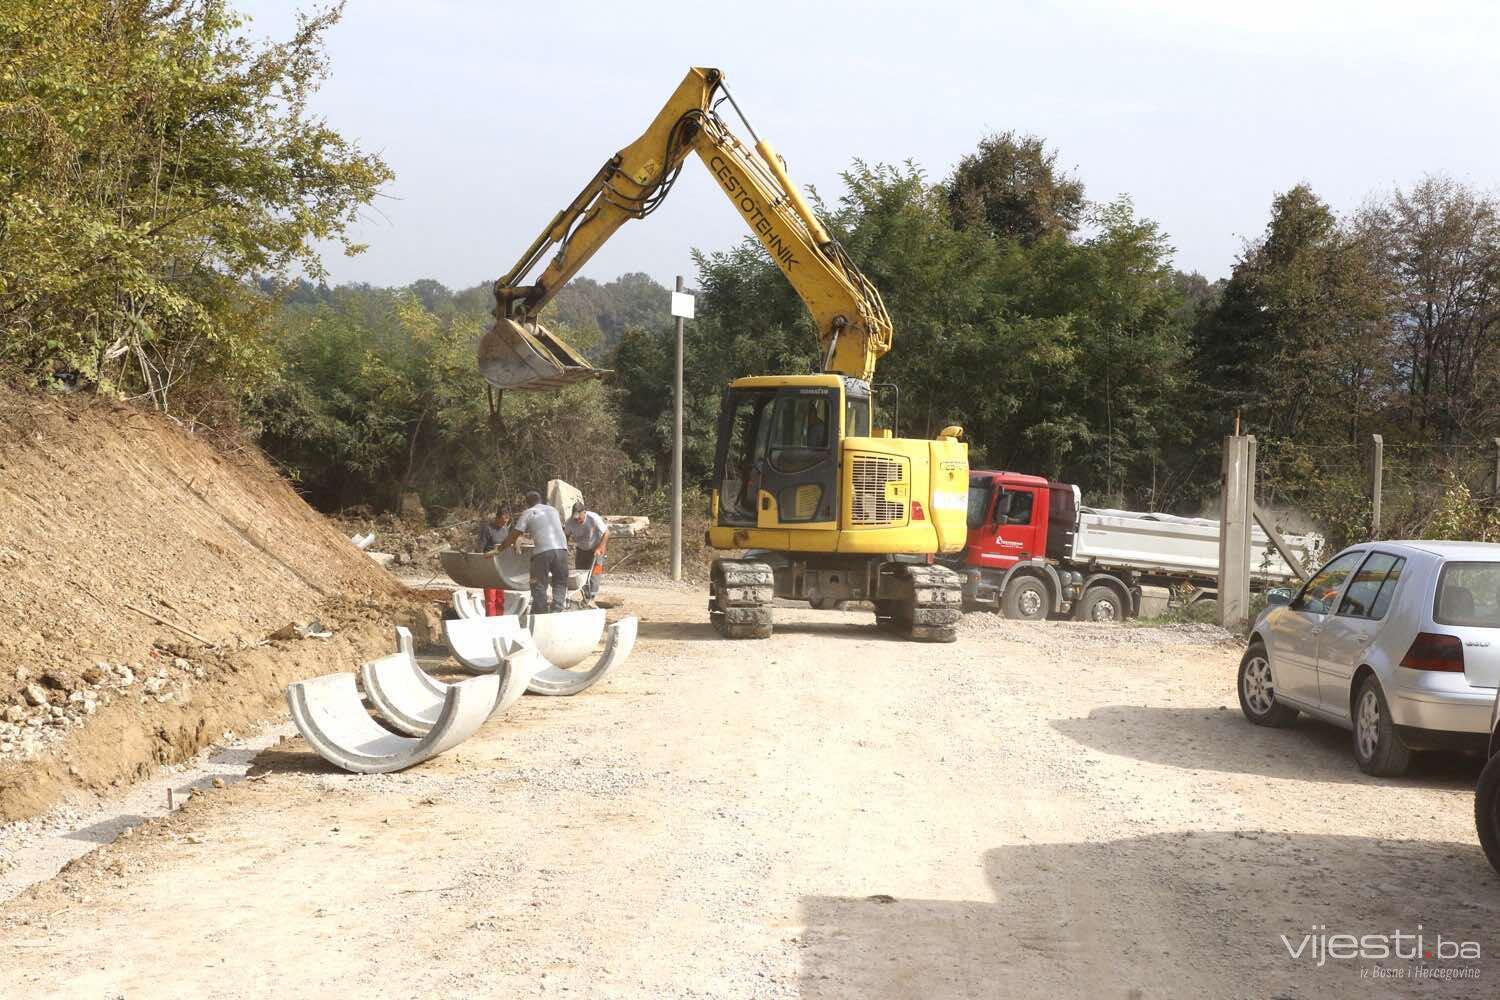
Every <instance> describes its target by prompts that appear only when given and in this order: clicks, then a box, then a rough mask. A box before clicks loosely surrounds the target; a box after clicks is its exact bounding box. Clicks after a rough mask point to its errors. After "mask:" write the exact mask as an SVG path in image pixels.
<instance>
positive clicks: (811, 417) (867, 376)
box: [479, 68, 969, 642]
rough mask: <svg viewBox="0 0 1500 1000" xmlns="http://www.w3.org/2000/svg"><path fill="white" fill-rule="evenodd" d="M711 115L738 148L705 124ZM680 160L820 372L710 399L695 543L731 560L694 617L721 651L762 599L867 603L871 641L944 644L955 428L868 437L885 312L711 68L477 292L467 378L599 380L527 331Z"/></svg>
mask: <svg viewBox="0 0 1500 1000" xmlns="http://www.w3.org/2000/svg"><path fill="white" fill-rule="evenodd" d="M725 101H727V102H728V103H729V105H730V107H731V108H733V109H734V112H735V113H736V115H738V117H739V118H740V120H741V121H742V122H744V124H745V128H746V130H747V131H748V132H749V133H750V135H751V138H752V139H754V140H755V145H754V147H753V148H751V147H747V146H746V145H745V144H744V143H743V142H742V141H741V140H740V139H738V138H737V137H736V136H735V135H734V134H733V133H732V132H731V131H730V130H729V128H728V127H727V126H726V125H725V123H724V121H723V119H722V118H720V116H719V114H718V110H717V109H718V108H719V106H720V105H722V104H723V103H724V102H725ZM690 153H697V154H698V157H699V159H701V160H702V161H703V164H704V165H705V166H706V167H708V170H709V172H710V173H711V174H712V175H713V177H714V180H715V181H716V182H717V183H718V185H719V188H720V190H722V191H723V192H724V194H725V196H726V197H728V198H729V200H730V202H731V203H732V204H733V205H734V207H735V209H736V210H737V211H738V212H739V213H740V215H741V217H742V218H743V219H744V220H745V222H746V224H748V225H749V226H750V229H751V231H752V232H754V234H755V236H756V238H757V239H758V240H760V243H761V245H762V246H764V247H765V249H766V251H767V253H769V254H770V256H771V259H772V260H774V261H775V262H776V266H777V267H779V268H780V269H781V271H782V273H783V274H785V275H786V277H787V280H788V281H790V282H791V284H792V287H793V288H794V289H796V291H797V294H798V295H800V296H801V297H802V301H803V302H805V303H806V304H807V309H808V311H809V312H810V313H811V314H812V318H813V322H814V324H815V325H816V327H817V330H818V339H819V344H820V347H821V356H822V359H823V364H822V367H823V373H822V374H819V375H756V376H750V377H747V378H739V379H735V380H734V381H733V382H732V383H730V385H729V387H728V389H727V390H726V391H725V393H724V400H723V405H722V408H721V410H720V414H719V428H718V445H717V450H716V452H715V459H714V478H713V485H712V491H711V493H710V500H709V528H708V532H707V535H708V537H707V542H708V544H709V545H710V546H712V547H713V548H715V549H719V550H740V551H741V552H742V555H741V556H740V557H737V558H728V557H726V558H722V559H718V560H715V562H714V564H713V568H712V571H711V580H710V593H709V603H708V611H709V619H710V621H711V622H712V623H713V625H714V627H715V628H716V629H717V630H718V631H719V632H720V634H722V635H724V636H726V637H729V638H734V639H752V638H765V637H767V636H769V635H770V634H771V629H772V610H771V602H772V599H773V597H781V598H785V599H790V600H794V601H806V602H808V603H809V604H810V605H811V606H812V607H814V608H830V607H837V606H839V605H841V604H843V603H844V602H846V601H869V602H871V603H873V604H874V606H875V617H876V621H877V622H878V623H879V624H880V625H881V626H883V627H885V628H888V629H890V630H892V631H894V632H897V633H900V634H903V635H906V636H908V637H910V638H912V639H918V640H924V641H929V642H952V641H953V640H954V639H955V638H956V637H957V636H956V631H955V628H956V625H957V622H958V616H959V613H960V607H961V603H960V590H959V587H960V582H959V577H958V575H957V574H956V573H954V572H953V571H952V570H951V569H948V568H947V567H944V566H941V565H936V564H934V561H933V557H934V555H937V554H939V553H951V552H957V551H959V550H960V549H962V548H963V546H964V540H965V534H966V530H967V527H966V520H967V516H966V515H967V503H968V488H969V463H968V445H966V444H964V443H963V441H962V440H961V439H962V434H963V431H962V428H959V427H947V428H944V430H943V431H942V432H941V433H940V434H939V435H938V436H937V438H936V439H933V440H913V439H904V438H897V437H894V436H893V431H892V430H891V429H888V428H881V429H877V428H876V427H875V426H874V422H875V421H874V417H875V400H874V394H873V392H872V388H871V380H872V378H873V376H874V374H875V363H876V361H878V360H879V359H880V357H881V356H882V355H883V354H885V353H886V352H887V351H889V350H890V347H891V319H890V316H889V314H887V312H886V309H885V304H884V302H882V301H881V298H880V293H879V292H878V291H877V290H876V289H875V286H874V285H872V284H871V283H870V281H869V280H868V279H867V278H866V277H865V276H864V275H863V274H862V273H860V270H859V268H858V267H856V266H855V265H854V262H853V261H852V260H850V259H849V256H848V254H847V253H845V251H844V248H843V247H842V246H840V245H839V243H838V241H836V240H834V239H833V238H832V237H830V236H829V234H828V232H827V230H826V229H825V228H824V227H823V224H822V223H821V222H819V221H818V218H817V216H816V214H814V212H813V210H812V207H811V206H810V205H809V204H808V203H807V201H806V199H804V198H803V196H802V193H801V192H800V191H799V190H798V189H797V187H796V185H795V184H793V183H792V180H791V178H790V177H789V176H788V175H787V171H786V165H785V163H784V162H783V161H782V159H781V157H780V156H778V155H777V154H776V152H775V150H773V149H772V148H771V145H770V144H769V143H768V142H766V141H765V140H764V139H761V138H759V137H758V136H756V134H755V130H754V129H752V128H750V123H749V122H748V121H745V118H744V115H743V113H741V112H740V109H739V105H737V104H736V103H735V101H734V98H733V97H731V96H730V94H729V91H728V90H727V89H726V88H725V86H724V75H723V74H722V73H720V72H719V71H718V70H716V69H704V68H694V69H692V70H689V71H688V74H687V76H686V78H684V79H683V81H682V83H681V85H680V86H678V88H677V90H676V91H675V92H673V94H672V96H671V98H669V99H668V101H667V103H666V106H665V107H663V108H662V110H661V111H660V112H659V113H658V114H657V116H656V118H655V120H653V121H652V122H651V125H650V127H648V128H647V129H646V131H645V133H644V134H642V135H641V137H640V138H639V139H637V140H636V141H635V142H633V143H631V144H630V145H629V146H626V147H625V148H624V149H622V150H620V152H619V153H617V154H616V155H614V156H613V157H611V158H610V159H609V161H608V162H607V163H605V164H604V166H603V167H602V168H600V170H599V172H598V173H597V174H595V175H594V178H593V179H592V180H591V181H589V183H588V185H587V186H585V187H584V189H583V191H582V192H580V193H579V195H578V197H577V198H575V199H574V200H573V202H572V203H571V204H570V205H568V206H567V207H566V208H564V209H563V210H562V211H560V212H558V213H557V215H556V216H555V217H554V218H553V219H552V221H551V222H550V223H549V224H548V225H547V228H546V229H544V230H543V231H542V233H541V235H540V236H538V237H537V239H536V241H535V242H534V243H532V244H531V246H530V247H528V248H527V250H526V252H525V253H524V254H523V255H522V256H521V259H520V260H519V261H517V262H516V266H515V267H513V268H511V270H510V272H509V273H507V274H506V275H505V276H504V277H502V278H500V279H499V280H498V281H497V282H496V283H495V323H494V326H493V327H492V328H491V329H490V330H489V331H488V332H487V333H486V334H485V335H484V337H483V338H482V339H481V341H480V344H479V368H480V371H481V372H482V373H483V374H484V377H485V378H486V380H488V381H489V383H490V384H491V385H493V386H495V387H496V388H498V389H501V390H520V391H538V390H547V389H557V388H560V387H562V386H564V385H568V384H570V383H573V382H577V381H580V380H583V379H588V378H595V377H598V376H600V375H602V374H605V373H604V372H602V371H600V370H599V369H597V368H594V367H593V366H591V365H590V364H589V363H588V361H587V360H585V359H584V358H583V357H582V356H581V355H579V354H578V353H577V352H576V351H574V350H573V349H572V348H571V347H569V346H568V345H567V344H566V343H564V342H563V341H562V340H561V339H560V338H558V337H557V336H555V335H554V334H552V333H551V332H550V331H549V330H547V329H546V328H545V327H543V326H542V325H541V324H540V323H539V322H538V321H537V318H538V316H540V314H541V311H542V308H543V307H544V306H545V305H546V304H547V302H548V301H550V300H551V298H552V297H553V296H554V295H556V294H557V292H558V290H559V289H560V288H562V286H563V285H564V284H565V283H566V282H567V281H568V279H569V278H571V277H572V276H573V275H574V274H575V273H576V272H577V271H578V269H579V268H580V267H582V266H583V265H584V263H585V262H586V261H588V259H589V258H590V257H592V256H593V255H594V253H595V252H596V251H597V250H598V249H599V247H601V246H602V245H603V244H604V242H605V241H606V240H607V239H609V237H610V236H612V235H613V234H614V233H615V231H616V230H618V229H619V228H620V227H621V226H622V225H624V224H625V222H626V221H627V220H629V219H643V218H645V217H646V216H647V215H650V214H651V212H652V211H654V210H655V209H656V207H657V206H658V205H660V204H661V202H662V200H663V199H664V198H665V197H666V196H667V194H668V193H669V192H670V191H671V189H672V184H673V183H674V182H675V181H676V179H677V176H678V174H679V172H680V171H681V170H682V165H683V163H684V161H685V160H686V159H687V157H688V154H690ZM554 249H555V256H553V258H552V260H551V261H550V262H549V263H548V264H547V266H546V268H545V269H544V270H543V271H542V272H541V273H540V274H539V275H538V276H537V277H536V279H535V280H534V281H531V282H530V283H526V276H527V275H528V274H530V273H531V272H532V271H533V270H534V269H535V268H536V266H537V264H538V263H540V261H541V260H542V258H543V257H544V256H545V255H546V254H547V253H549V252H551V251H553V250H554Z"/></svg>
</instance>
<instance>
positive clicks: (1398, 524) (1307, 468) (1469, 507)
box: [1256, 437, 1500, 548]
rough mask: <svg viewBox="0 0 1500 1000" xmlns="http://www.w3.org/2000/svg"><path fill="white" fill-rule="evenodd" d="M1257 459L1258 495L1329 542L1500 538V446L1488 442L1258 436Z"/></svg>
mask: <svg viewBox="0 0 1500 1000" xmlns="http://www.w3.org/2000/svg"><path fill="white" fill-rule="evenodd" d="M1256 464H1257V489H1256V495H1257V503H1258V504H1260V505H1261V506H1262V507H1264V508H1266V509H1270V510H1275V511H1277V512H1279V513H1280V514H1281V515H1282V518H1283V519H1284V520H1286V521H1287V522H1288V524H1287V526H1288V527H1289V528H1291V529H1292V530H1296V529H1298V528H1301V529H1306V530H1320V531H1322V532H1324V533H1325V534H1326V536H1327V538H1328V542H1329V544H1330V545H1332V546H1333V547H1334V548H1338V547H1342V546H1343V545H1346V544H1349V543H1351V542H1355V541H1361V540H1364V539H1368V538H1374V537H1380V538H1468V539H1472V540H1476V541H1494V540H1497V539H1500V496H1497V490H1496V479H1497V471H1500V448H1497V446H1496V445H1495V444H1494V443H1493V442H1490V443H1477V442H1476V443H1467V444H1457V445H1451V446H1440V447H1434V446H1432V445H1422V444H1411V443H1404V442H1397V443H1383V444H1381V445H1379V446H1377V442H1376V441H1375V439H1374V438H1373V437H1366V438H1365V439H1364V440H1362V441H1359V442H1357V443H1351V444H1345V445H1310V444H1304V443H1301V442H1298V441H1296V440H1277V439H1262V440H1260V441H1258V442H1257V462H1256ZM1377 473H1378V475H1377ZM1377 481H1378V495H1379V497H1380V510H1379V523H1378V524H1376V523H1375V516H1376V511H1375V497H1376V495H1377ZM1298 522H1302V523H1298Z"/></svg>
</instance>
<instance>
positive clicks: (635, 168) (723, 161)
mask: <svg viewBox="0 0 1500 1000" xmlns="http://www.w3.org/2000/svg"><path fill="white" fill-rule="evenodd" d="M721 95H722V96H721ZM723 100H728V101H729V102H730V104H731V106H734V107H735V110H736V111H738V106H737V105H734V102H733V98H731V97H730V96H729V92H728V90H726V89H725V88H724V77H723V74H722V73H720V72H719V71H718V70H716V69H704V68H694V69H692V70H689V71H688V74H687V76H686V77H685V78H684V79H683V81H682V83H681V84H680V85H679V86H678V87H677V89H676V90H675V91H674V92H673V93H672V96H671V97H670V98H669V99H668V100H667V103H666V104H665V105H664V106H663V107H662V109H661V111H660V112H658V113H657V116H656V118H655V119H653V120H652V122H651V124H650V126H649V127H648V128H647V129H646V131H645V132H644V133H642V135H641V137H640V138H638V139H637V140H636V141H635V142H633V143H631V144H630V145H629V146H626V147H625V148H624V149H622V150H620V152H619V153H617V154H615V156H613V157H611V158H610V160H609V161H608V162H606V163H605V164H604V166H603V167H601V168H600V170H599V172H598V173H596V174H595V175H594V177H593V179H592V180H590V181H589V183H588V184H587V185H586V186H585V187H584V189H583V190H582V191H581V192H580V193H579V194H578V197H576V198H574V199H573V201H572V202H571V203H570V204H569V205H568V206H567V207H566V208H564V209H563V210H562V211H560V212H558V213H557V215H556V216H554V217H553V219H552V221H551V222H550V223H549V224H548V226H547V228H546V229H544V230H543V231H542V233H541V234H540V235H539V236H538V237H537V238H536V240H535V241H533V243H532V244H531V246H530V247H528V248H527V250H526V252H525V253H524V254H523V255H522V256H521V259H520V260H519V261H517V262H516V265H515V266H514V267H512V268H511V269H510V271H509V272H507V273H506V274H505V276H504V277H502V278H500V279H499V280H498V281H497V282H496V283H495V323H494V325H493V326H492V327H491V329H490V331H489V332H488V333H486V334H485V336H484V338H483V339H482V340H481V342H480V346H479V368H480V371H481V372H482V373H483V374H484V377H485V378H486V379H487V380H488V381H489V382H490V383H491V384H492V385H494V386H496V387H497V388H500V389H519V390H544V389H556V388H559V387H561V386H563V385H567V384H569V383H571V382H576V381H580V380H583V379H588V378H594V377H597V376H598V375H601V374H603V373H602V372H601V371H600V370H599V369H596V368H594V367H592V366H591V365H589V363H588V362H587V360H586V359H584V358H583V357H582V356H581V355H580V354H578V352H576V351H574V350H573V349H572V348H571V347H569V346H568V345H567V344H566V343H565V342H564V341H563V340H562V339H561V338H559V337H557V336H555V335H554V334H552V333H551V332H550V331H548V330H547V329H546V327H544V326H543V325H542V324H541V323H540V322H538V317H539V316H540V314H541V311H542V309H543V307H545V306H546V304H547V303H548V302H549V301H550V300H551V299H552V297H553V296H555V295H556V294H557V292H558V291H559V290H560V289H561V288H562V286H563V285H564V284H566V283H567V281H568V279H570V278H571V277H572V276H573V275H574V274H576V273H577V272H578V270H579V268H581V267H583V265H584V264H585V263H587V262H588V260H589V258H591V257H592V256H593V255H594V254H595V253H596V252H597V251H598V249H599V248H600V247H601V246H603V245H604V243H605V242H606V241H607V240H608V239H609V238H610V237H611V236H613V235H614V233H615V231H616V230H618V229H619V228H620V227H621V226H622V225H624V224H625V223H626V222H627V221H628V220H630V219H643V218H645V217H646V216H647V215H650V214H651V213H652V212H653V211H655V210H656V208H657V207H658V206H659V205H660V204H661V202H662V200H663V199H664V198H665V197H666V196H667V194H668V193H669V192H670V191H671V189H672V185H673V183H674V182H675V181H676V179H677V176H678V174H679V172H680V171H681V169H682V165H683V161H684V160H685V159H686V158H687V156H688V155H689V154H690V153H696V154H697V155H698V157H699V158H700V159H701V160H702V161H703V164H704V165H705V166H706V167H707V168H708V170H709V172H710V173H711V174H712V175H713V177H714V180H715V182H716V183H717V184H718V185H719V188H720V190H722V191H723V192H724V194H725V196H726V197H728V198H729V200H730V201H731V202H732V203H733V205H734V207H735V210H736V211H738V212H739V213H740V217H741V218H743V219H744V220H745V223H746V224H747V225H748V226H749V227H750V229H751V231H752V232H753V233H754V234H755V236H756V238H757V239H758V240H759V241H760V243H761V245H762V246H763V247H765V249H766V252H767V253H768V254H770V256H771V259H772V260H774V261H775V262H776V266H777V267H778V268H780V269H781V272H782V273H783V274H785V275H786V277H787V280H788V281H790V282H791V283H792V287H793V288H794V289H796V291H797V294H798V295H800V296H801V297H802V300H803V302H804V303H806V305H807V308H808V311H809V312H810V313H811V314H812V318H813V322H814V324H815V325H816V327H817V330H818V339H819V343H820V345H821V347H822V356H823V370H824V371H825V372H830V373H834V374H840V375H847V376H851V377H854V378H859V379H863V380H865V381H869V380H870V378H871V377H872V376H873V374H874V371H875V363H876V361H877V360H878V359H879V358H880V357H881V356H882V355H883V354H885V353H886V352H887V351H888V350H890V345H891V321H890V316H889V314H887V312H886V309H885V304H884V303H883V302H882V301H881V298H880V293H879V292H878V291H877V290H876V289H875V286H874V285H873V284H871V283H870V281H869V280H868V279H867V278H866V277H865V276H864V275H863V274H862V273H860V270H859V268H858V267H856V266H855V265H854V262H853V261H851V260H850V259H849V256H848V254H847V253H845V252H844V249H843V247H841V246H840V245H839V244H838V242H837V241H836V240H834V239H832V238H831V237H830V236H829V235H828V233H827V231H826V230H825V229H824V227H823V225H822V223H821V222H820V221H819V220H818V218H817V216H816V214H815V213H814V212H813V210H812V208H811V206H809V205H808V203H807V201H806V200H805V199H804V198H803V196H802V194H801V192H800V191H799V190H798V189H797V186H796V185H795V184H794V183H793V182H792V180H791V178H790V177H789V176H788V175H787V172H786V166H785V164H784V163H783V162H782V160H781V158H780V157H779V156H777V155H776V152H775V151H774V150H773V149H772V148H771V146H770V144H769V143H768V142H766V141H765V140H762V139H759V138H758V137H755V133H754V130H750V134H751V136H752V137H755V138H756V141H755V146H754V147H753V148H751V147H747V146H746V145H745V144H744V143H743V142H741V141H740V140H739V139H738V138H737V137H736V136H735V135H734V133H733V132H731V131H730V130H729V128H728V127H727V126H726V125H725V123H724V121H723V119H721V118H720V117H719V115H718V114H717V112H716V110H715V108H716V106H717V105H718V104H719V103H720V102H721V101H723ZM746 128H747V129H749V124H748V122H747V123H746ZM554 250H555V251H556V252H555V254H554V256H553V257H552V260H551V261H550V262H549V263H548V264H547V266H546V267H545V268H544V269H543V270H542V272H541V273H540V274H539V275H538V276H537V277H536V279H535V280H533V281H531V282H529V283H527V282H526V277H527V275H529V274H530V273H531V272H532V271H534V270H535V269H536V267H537V265H538V264H539V263H540V262H541V261H542V259H543V258H544V257H545V256H546V255H547V254H548V253H549V252H551V251H554Z"/></svg>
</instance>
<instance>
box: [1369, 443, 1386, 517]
mask: <svg viewBox="0 0 1500 1000" xmlns="http://www.w3.org/2000/svg"><path fill="white" fill-rule="evenodd" d="M1370 438H1371V440H1373V441H1374V442H1375V457H1374V459H1372V461H1371V463H1370V465H1371V468H1370V476H1371V479H1370V540H1371V541H1375V540H1376V539H1378V538H1379V537H1380V487H1381V486H1382V485H1384V483H1383V482H1382V481H1383V480H1384V479H1385V438H1383V437H1381V436H1380V435H1379V434H1371V435H1370Z"/></svg>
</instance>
